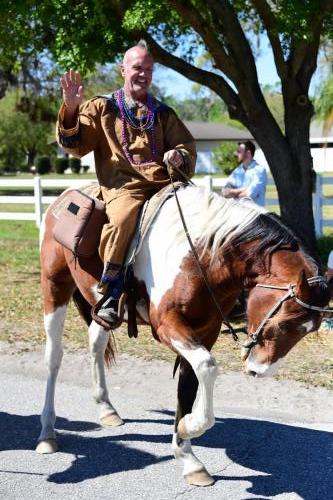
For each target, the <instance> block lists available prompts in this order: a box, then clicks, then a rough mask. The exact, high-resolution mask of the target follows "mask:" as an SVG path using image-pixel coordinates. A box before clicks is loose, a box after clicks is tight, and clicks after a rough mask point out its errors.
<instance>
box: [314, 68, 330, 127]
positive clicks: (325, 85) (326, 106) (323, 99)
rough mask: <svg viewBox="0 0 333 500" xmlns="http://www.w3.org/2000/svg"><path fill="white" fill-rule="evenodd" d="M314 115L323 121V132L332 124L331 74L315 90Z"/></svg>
mask: <svg viewBox="0 0 333 500" xmlns="http://www.w3.org/2000/svg"><path fill="white" fill-rule="evenodd" d="M317 92H318V94H317V97H316V100H315V108H316V117H317V118H318V119H319V120H320V121H322V122H324V133H327V132H328V131H329V129H330V128H331V126H332V125H333V75H329V77H328V78H327V79H326V80H324V81H323V82H322V83H321V85H320V86H319V88H318V90H317Z"/></svg>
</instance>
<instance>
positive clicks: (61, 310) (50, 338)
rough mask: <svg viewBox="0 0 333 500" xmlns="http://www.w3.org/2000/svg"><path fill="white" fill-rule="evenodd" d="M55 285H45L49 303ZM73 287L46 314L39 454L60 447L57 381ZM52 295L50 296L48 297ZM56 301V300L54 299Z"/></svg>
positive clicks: (48, 306)
mask: <svg viewBox="0 0 333 500" xmlns="http://www.w3.org/2000/svg"><path fill="white" fill-rule="evenodd" d="M53 287H54V284H53V283H51V282H48V283H47V284H45V283H44V300H45V302H46V303H47V302H48V301H49V299H50V296H52V288H53ZM66 288H69V289H70V290H69V289H68V291H67V294H65V293H64V292H65V290H66ZM71 289H72V287H71V286H70V287H65V286H64V287H63V290H62V293H63V295H67V297H66V298H65V297H64V298H63V301H64V302H65V303H63V304H62V305H57V306H55V305H53V306H52V307H50V304H47V307H45V313H44V327H45V333H46V347H45V362H46V365H47V369H48V377H47V385H46V396H45V403H44V407H43V411H42V414H41V424H42V430H41V433H40V436H39V438H38V445H37V448H36V451H37V452H38V453H54V452H55V451H57V449H58V446H57V442H56V435H55V431H54V424H55V420H56V414H55V408H54V394H55V385H56V380H57V376H58V372H59V368H60V364H61V360H62V355H63V349H62V334H63V329H64V322H65V317H66V311H67V304H68V301H69V297H70V295H71ZM48 294H50V295H48ZM53 299H54V298H53Z"/></svg>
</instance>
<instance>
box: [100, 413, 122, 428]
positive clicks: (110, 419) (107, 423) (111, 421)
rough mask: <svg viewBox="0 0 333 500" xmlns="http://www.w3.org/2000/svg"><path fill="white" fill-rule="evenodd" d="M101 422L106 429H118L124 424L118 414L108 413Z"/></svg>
mask: <svg viewBox="0 0 333 500" xmlns="http://www.w3.org/2000/svg"><path fill="white" fill-rule="evenodd" d="M99 421H100V423H101V425H103V426H104V427H118V426H119V425H123V424H124V421H123V420H122V419H121V418H120V417H119V415H118V413H117V412H114V413H108V414H107V415H104V416H103V417H101V418H100V419H99Z"/></svg>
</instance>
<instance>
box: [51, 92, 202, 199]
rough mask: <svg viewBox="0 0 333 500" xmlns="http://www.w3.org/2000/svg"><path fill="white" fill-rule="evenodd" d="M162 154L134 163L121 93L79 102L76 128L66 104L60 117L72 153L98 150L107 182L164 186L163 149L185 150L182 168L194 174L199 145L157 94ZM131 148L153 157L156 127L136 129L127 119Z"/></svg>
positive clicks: (101, 176) (137, 156)
mask: <svg viewBox="0 0 333 500" xmlns="http://www.w3.org/2000/svg"><path fill="white" fill-rule="evenodd" d="M154 105H155V110H156V111H155V124H154V127H155V137H156V139H155V141H156V153H157V155H156V160H155V161H154V162H152V163H151V164H149V165H133V164H131V163H130V162H129V161H128V160H127V158H126V156H125V153H124V141H123V137H122V121H121V115H120V111H119V108H118V104H117V100H116V98H115V94H111V95H110V96H106V97H95V98H93V99H91V100H89V101H87V102H85V103H83V104H82V105H81V106H80V108H79V113H78V117H77V123H76V125H75V127H73V128H71V129H65V128H64V125H63V118H64V105H63V106H62V107H61V108H60V111H59V117H58V122H57V140H58V143H59V144H60V145H61V146H62V147H63V148H64V150H65V151H66V152H67V153H70V154H71V155H73V156H77V157H82V156H84V155H86V154H87V153H89V152H90V151H94V155H95V166H96V175H97V178H98V180H99V183H100V184H101V186H102V187H105V188H116V189H128V190H135V191H136V190H140V188H145V189H146V188H148V187H150V186H151V187H152V188H156V190H158V189H159V188H162V187H163V186H165V185H166V184H168V183H169V182H170V180H169V177H168V173H167V169H166V166H165V165H164V164H163V155H164V153H165V152H167V151H169V150H171V149H177V150H178V151H179V152H180V153H181V154H182V156H183V167H182V170H183V171H184V172H185V173H186V175H188V176H189V177H191V176H192V175H193V174H194V169H195V161H196V149H195V143H194V139H193V137H192V135H191V133H190V132H189V130H188V129H187V128H186V127H185V125H184V124H183V122H182V121H181V120H180V119H179V118H178V117H177V115H176V113H175V112H174V111H173V110H172V109H171V108H169V107H168V106H166V105H164V104H162V103H161V102H160V101H158V100H156V99H154ZM126 135H127V141H128V144H129V152H130V154H131V155H132V157H133V158H134V160H136V161H144V160H145V161H147V160H150V159H151V158H152V144H151V140H152V139H151V136H152V134H151V131H150V130H148V131H143V132H141V131H140V130H137V129H134V128H132V127H130V126H129V125H128V124H126Z"/></svg>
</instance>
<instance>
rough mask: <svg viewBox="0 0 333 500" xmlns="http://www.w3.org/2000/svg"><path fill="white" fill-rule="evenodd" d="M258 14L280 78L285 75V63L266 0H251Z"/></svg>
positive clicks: (282, 78) (274, 21)
mask: <svg viewBox="0 0 333 500" xmlns="http://www.w3.org/2000/svg"><path fill="white" fill-rule="evenodd" d="M252 3H253V5H254V6H255V8H256V9H257V12H258V14H259V16H260V17H261V20H262V22H263V24H264V26H265V28H266V32H267V36H268V38H269V41H270V43H271V46H272V50H273V54H274V60H275V65H276V69H277V72H278V75H279V77H280V78H281V80H284V79H285V78H286V77H287V65H286V62H285V60H284V57H283V51H282V47H281V43H280V39H279V35H278V28H277V25H276V18H275V16H274V14H273V12H272V9H271V8H270V6H269V5H268V3H267V2H266V0H252Z"/></svg>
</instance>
